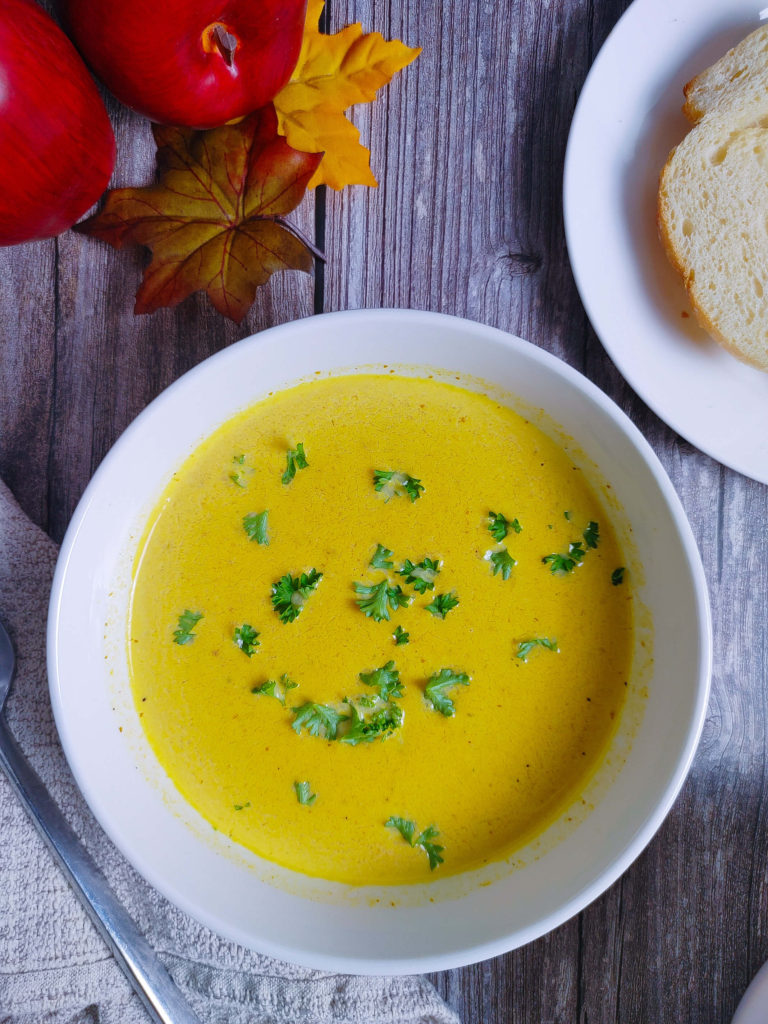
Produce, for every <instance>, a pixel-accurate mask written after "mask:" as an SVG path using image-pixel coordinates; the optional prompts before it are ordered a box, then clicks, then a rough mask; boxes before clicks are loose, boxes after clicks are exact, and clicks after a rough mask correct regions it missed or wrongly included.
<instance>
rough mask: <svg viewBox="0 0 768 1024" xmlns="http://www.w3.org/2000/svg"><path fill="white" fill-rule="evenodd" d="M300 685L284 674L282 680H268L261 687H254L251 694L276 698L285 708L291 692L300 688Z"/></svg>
mask: <svg viewBox="0 0 768 1024" xmlns="http://www.w3.org/2000/svg"><path fill="white" fill-rule="evenodd" d="M298 685H299V684H298V683H294V681H293V680H292V679H291V678H290V677H289V676H287V675H286V674H285V673H283V674H282V675H281V676H280V679H279V680H278V679H268V680H267V681H266V683H261V685H260V686H254V687H253V689H252V690H251V693H255V694H257V695H258V696H260V697H274V698H275V700H279V701H280V703H281V704H282V705H283V707H285V700H286V697H287V696H288V693H289V691H290V690H295V689H297V688H298Z"/></svg>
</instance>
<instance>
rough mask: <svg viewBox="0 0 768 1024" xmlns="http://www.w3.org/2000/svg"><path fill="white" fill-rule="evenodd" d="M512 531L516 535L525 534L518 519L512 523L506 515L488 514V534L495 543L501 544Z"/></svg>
mask: <svg viewBox="0 0 768 1024" xmlns="http://www.w3.org/2000/svg"><path fill="white" fill-rule="evenodd" d="M510 530H514V531H515V533H522V532H523V528H522V526H521V525H520V521H519V520H518V519H513V520H512V521H511V522H510V521H509V519H507V517H506V516H505V515H502V514H501V512H489V513H488V532H489V533H490V535H491V536H492V537H493V539H494V540H495V541H498V542H499V543H501V541H503V540H504V538H505V537H506V536H507V534H508V533H509V531H510Z"/></svg>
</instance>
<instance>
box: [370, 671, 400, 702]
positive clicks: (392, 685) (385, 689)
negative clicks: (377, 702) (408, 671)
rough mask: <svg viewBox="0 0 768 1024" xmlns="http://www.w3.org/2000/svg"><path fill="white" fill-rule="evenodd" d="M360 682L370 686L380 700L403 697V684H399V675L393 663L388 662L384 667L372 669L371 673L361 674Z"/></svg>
mask: <svg viewBox="0 0 768 1024" xmlns="http://www.w3.org/2000/svg"><path fill="white" fill-rule="evenodd" d="M360 680H361V682H363V683H365V685H366V686H372V687H373V688H374V689H375V690H377V691H378V694H379V697H381V699H382V700H392V698H393V697H402V696H403V684H402V683H401V682H400V673H399V672H398V670H397V669H396V668H395V663H394V661H388V662H387V663H386V665H382V666H381V668H376V669H374V670H373V672H361V673H360Z"/></svg>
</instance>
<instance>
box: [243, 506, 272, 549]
mask: <svg viewBox="0 0 768 1024" xmlns="http://www.w3.org/2000/svg"><path fill="white" fill-rule="evenodd" d="M268 517H269V509H267V508H265V509H264V511H263V512H251V513H249V514H248V515H247V516H243V529H244V530H245V532H246V533H247V534H248V539H249V540H255V541H256V543H257V544H269V534H268V533H267V519H268Z"/></svg>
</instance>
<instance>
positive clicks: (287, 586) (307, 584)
mask: <svg viewBox="0 0 768 1024" xmlns="http://www.w3.org/2000/svg"><path fill="white" fill-rule="evenodd" d="M322 578H323V574H322V573H321V572H318V571H317V569H310V570H309V572H303V573H302V574H301V575H300V576H291V574H290V573H286V574H285V576H283V577H281V578H280V579H279V580H277V582H275V583H273V584H272V606H273V608H274V609H275V611H276V612H277V614H278V615H279V616H280V621H281V622H293V621H294V619H296V618H298V617H299V615H300V614H301V609H302V608H303V607H304V605H305V604H306V603H307V598H308V597H309V595H310V594H311V593H312V591H313V590H314V589H315V588H316V587H317V584H318V583H319V582H320V580H321V579H322Z"/></svg>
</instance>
